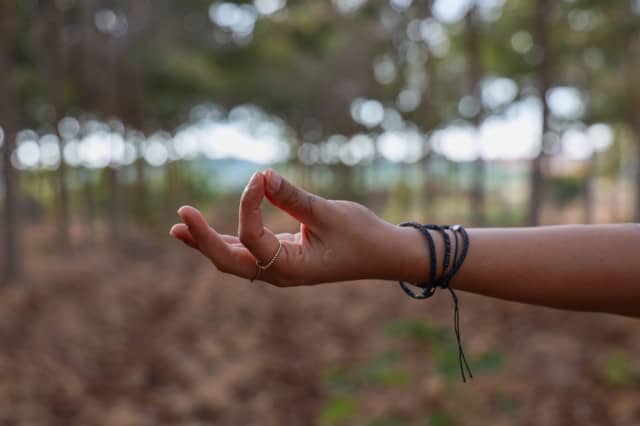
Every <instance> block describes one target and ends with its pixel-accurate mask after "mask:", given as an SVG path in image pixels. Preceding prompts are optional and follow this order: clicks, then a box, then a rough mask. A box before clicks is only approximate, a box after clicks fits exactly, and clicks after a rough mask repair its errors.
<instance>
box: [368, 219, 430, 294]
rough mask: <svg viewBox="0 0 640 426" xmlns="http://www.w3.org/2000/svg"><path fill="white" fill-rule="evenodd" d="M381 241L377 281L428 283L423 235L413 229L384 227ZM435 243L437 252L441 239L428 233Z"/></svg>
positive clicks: (428, 258) (427, 261) (426, 250)
mask: <svg viewBox="0 0 640 426" xmlns="http://www.w3.org/2000/svg"><path fill="white" fill-rule="evenodd" d="M387 228H388V229H387V230H386V235H385V236H384V237H383V240H382V244H381V246H382V248H383V250H382V252H383V261H382V262H380V265H381V266H382V268H381V269H382V270H381V273H380V276H379V277H378V278H381V279H386V280H395V281H397V280H402V281H406V282H409V283H419V282H424V281H428V279H429V273H430V268H431V266H430V260H431V256H432V255H433V253H430V250H429V247H428V245H427V242H426V241H425V237H424V235H422V233H421V232H420V231H419V230H418V229H415V228H412V227H403V226H398V225H393V224H390V223H388V224H387ZM429 232H430V233H431V235H432V237H433V239H434V241H435V245H436V251H438V250H440V243H441V241H440V240H441V236H440V235H439V233H438V232H433V231H429Z"/></svg>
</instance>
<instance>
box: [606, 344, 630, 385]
mask: <svg viewBox="0 0 640 426" xmlns="http://www.w3.org/2000/svg"><path fill="white" fill-rule="evenodd" d="M604 376H605V380H606V381H607V383H608V384H609V385H610V386H616V387H627V386H631V385H632V384H633V383H634V381H635V374H634V371H633V362H632V359H631V356H629V354H627V353H624V352H615V353H613V354H611V355H610V356H609V357H608V358H607V360H606V363H605V367H604Z"/></svg>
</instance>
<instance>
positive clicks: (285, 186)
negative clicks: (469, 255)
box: [170, 169, 428, 287]
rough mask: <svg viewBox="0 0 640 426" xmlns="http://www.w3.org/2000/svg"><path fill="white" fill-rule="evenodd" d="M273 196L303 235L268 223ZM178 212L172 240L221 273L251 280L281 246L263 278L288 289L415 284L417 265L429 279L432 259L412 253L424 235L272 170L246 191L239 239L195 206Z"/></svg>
mask: <svg viewBox="0 0 640 426" xmlns="http://www.w3.org/2000/svg"><path fill="white" fill-rule="evenodd" d="M265 197H266V198H267V199H268V200H269V201H270V202H271V203H272V204H273V205H274V206H276V207H278V208H279V209H281V210H283V211H284V212H286V213H288V214H289V215H291V216H292V217H294V218H295V219H297V220H298V221H299V222H300V231H299V232H297V233H295V234H290V233H281V234H274V233H273V232H272V231H271V230H270V229H269V228H267V227H266V226H264V223H263V219H262V208H261V203H262V201H263V199H264V198H265ZM178 214H179V215H180V217H181V219H182V221H183V222H184V223H182V224H176V225H174V226H173V227H172V228H171V231H170V233H171V235H172V236H174V237H175V238H177V239H179V240H181V241H183V242H184V243H185V244H187V245H188V246H190V247H192V248H194V249H196V250H199V251H200V252H201V253H202V254H203V255H205V256H206V257H208V258H209V259H210V260H211V261H212V262H213V263H214V264H215V266H216V267H217V268H218V269H219V270H220V271H222V272H226V273H231V274H234V275H237V276H240V277H244V278H249V279H253V278H254V277H256V273H257V271H258V268H257V266H256V259H258V260H259V261H260V262H261V263H262V264H264V263H266V262H268V261H269V260H270V259H271V258H272V257H273V256H274V254H275V253H276V251H277V250H278V246H279V244H280V243H281V244H282V249H281V252H280V254H279V256H278V257H277V259H276V261H275V262H274V263H273V265H272V266H271V267H269V268H268V269H266V270H263V271H260V273H259V275H258V276H257V279H258V280H261V281H266V282H269V283H271V284H274V285H277V286H283V287H284V286H296V285H310V284H318V283H323V282H335V281H345V280H356V279H366V278H380V279H410V278H412V277H413V275H415V271H414V270H415V268H416V266H418V268H421V269H419V270H418V272H419V276H420V277H426V276H427V272H425V269H424V268H427V269H428V266H427V262H426V260H425V259H418V258H417V257H416V256H415V255H412V254H413V253H415V252H416V249H415V246H414V247H413V248H412V249H411V248H409V249H408V246H410V245H412V244H418V245H421V246H419V247H423V246H424V241H422V240H421V238H422V237H421V236H420V235H419V232H415V230H412V229H409V228H400V227H398V226H395V225H392V224H390V223H388V222H385V221H383V220H382V219H380V218H379V217H378V216H376V215H375V214H374V213H373V212H371V211H370V210H369V209H367V208H366V207H364V206H362V205H360V204H357V203H354V202H350V201H339V200H327V199H324V198H322V197H319V196H317V195H314V194H311V193H308V192H306V191H304V190H302V189H300V188H298V187H296V186H295V185H293V184H291V183H290V182H288V181H286V180H285V179H284V178H282V177H281V176H280V175H279V174H277V173H276V172H275V171H273V170H271V169H269V170H266V171H264V172H256V173H255V174H254V175H253V176H252V177H251V179H250V180H249V183H248V184H247V186H246V188H245V189H244V192H243V193H242V197H241V200H240V208H239V226H238V236H235V235H222V234H219V233H218V232H216V231H215V230H214V229H213V228H211V227H210V226H209V225H208V223H207V221H206V220H205V218H204V217H203V216H202V214H201V213H200V212H199V211H198V210H197V209H195V208H193V207H189V206H184V207H181V208H180V209H179V210H178ZM403 254H404V255H403ZM416 262H418V263H417V264H416ZM410 271H413V273H412V272H410Z"/></svg>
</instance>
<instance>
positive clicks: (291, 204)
mask: <svg viewBox="0 0 640 426" xmlns="http://www.w3.org/2000/svg"><path fill="white" fill-rule="evenodd" d="M263 174H264V177H265V183H266V184H267V185H266V188H265V195H266V197H267V199H268V200H269V201H270V202H271V204H273V205H274V206H276V207H278V208H279V209H281V210H284V211H285V212H287V213H288V214H289V215H291V216H293V217H294V218H296V219H297V220H298V221H300V222H302V223H306V224H315V223H319V222H321V221H322V220H323V218H324V217H325V215H326V214H327V211H328V201H327V200H325V199H324V198H322V197H320V196H318V195H314V194H311V193H309V192H307V191H305V190H304V189H301V188H299V187H297V186H296V185H294V184H292V183H291V182H289V181H287V180H286V179H285V178H283V177H282V176H280V175H279V174H278V173H277V172H275V171H274V170H273V169H267V170H265V171H264V172H263Z"/></svg>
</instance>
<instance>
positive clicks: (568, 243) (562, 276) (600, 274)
mask: <svg viewBox="0 0 640 426" xmlns="http://www.w3.org/2000/svg"><path fill="white" fill-rule="evenodd" d="M468 232H469V238H470V247H469V253H468V256H467V258H466V261H465V262H464V265H463V266H462V268H461V270H460V271H459V273H458V274H457V275H456V277H455V278H454V279H453V281H452V282H451V286H452V287H454V288H456V289H460V290H464V291H470V292H473V293H478V294H483V295H486V296H491V297H496V298H500V299H507V300H513V301H519V302H524V303H531V304H536V305H544V306H552V307H557V308H563V309H574V310H586V311H601V312H613V313H620V314H625V315H633V316H640V256H639V255H640V225H636V224H621V225H569V226H549V227H539V228H485V229H482V228H478V229H468ZM398 235H399V237H398V238H400V239H404V241H406V245H405V247H406V249H405V251H404V252H402V253H398V255H397V257H403V258H404V259H405V260H402V261H400V262H398V263H397V265H398V266H399V268H398V270H397V274H398V277H399V278H401V279H405V280H407V281H409V282H418V281H424V280H425V279H426V277H427V276H428V270H429V255H430V254H429V253H428V250H427V247H426V244H425V241H424V237H422V236H421V235H420V233H419V232H417V230H409V229H407V230H402V231H398ZM432 235H434V239H435V240H436V247H437V250H436V251H437V258H438V263H439V264H440V262H441V259H442V254H443V252H444V245H443V243H442V239H441V237H440V235H439V234H438V233H437V232H434V233H433V234H432ZM421 239H422V241H421ZM407 259H408V260H407ZM440 268H441V266H440ZM439 272H441V271H439Z"/></svg>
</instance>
